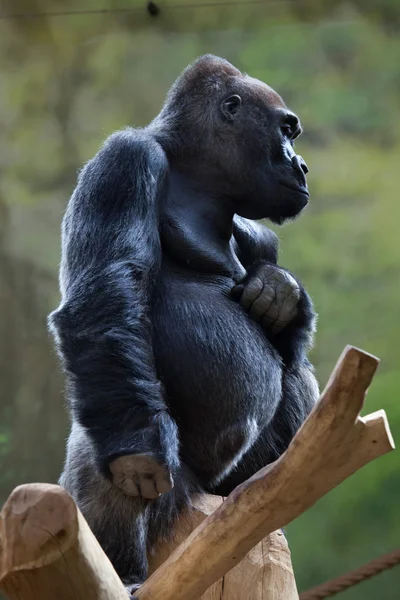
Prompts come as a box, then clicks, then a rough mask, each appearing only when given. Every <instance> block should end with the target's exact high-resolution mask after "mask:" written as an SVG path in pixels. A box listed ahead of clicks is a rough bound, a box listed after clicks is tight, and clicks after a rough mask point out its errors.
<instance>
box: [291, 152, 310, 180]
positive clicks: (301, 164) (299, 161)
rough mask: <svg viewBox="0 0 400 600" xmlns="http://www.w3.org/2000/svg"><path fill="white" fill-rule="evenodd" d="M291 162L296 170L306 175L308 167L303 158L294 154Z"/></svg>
mask: <svg viewBox="0 0 400 600" xmlns="http://www.w3.org/2000/svg"><path fill="white" fill-rule="evenodd" d="M292 163H293V166H294V168H295V169H296V170H297V171H300V172H301V173H304V175H307V173H308V167H307V165H306V162H305V160H304V159H303V158H302V157H301V156H299V155H298V154H295V155H294V156H293V158H292Z"/></svg>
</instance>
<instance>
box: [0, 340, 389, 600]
mask: <svg viewBox="0 0 400 600" xmlns="http://www.w3.org/2000/svg"><path fill="white" fill-rule="evenodd" d="M377 364H378V361H377V359H376V358H374V357H373V356H370V355H369V354H365V353H363V352H361V351H360V350H357V349H355V348H347V349H346V350H345V351H344V353H343V355H342V357H341V358H340V360H339V362H338V365H337V366H336V369H335V370H334V372H333V374H332V376H331V378H330V380H329V382H328V385H327V387H326V389H325V391H324V392H323V394H322V396H321V400H320V402H319V403H318V404H317V406H316V407H315V409H314V410H313V412H312V414H311V415H310V416H309V418H308V419H307V421H306V422H305V423H304V425H303V427H302V428H301V429H300V431H299V432H298V433H297V435H296V437H295V438H294V440H293V441H292V443H291V445H290V446H289V448H288V450H287V452H286V453H285V454H284V455H283V456H282V457H281V458H280V459H279V460H277V461H276V462H275V463H273V464H271V465H269V466H268V467H265V468H264V469H262V470H261V471H259V472H258V473H256V474H255V475H254V476H253V477H252V478H251V479H249V480H248V481H246V482H245V483H243V484H242V485H241V486H239V487H238V488H236V490H234V492H233V493H232V494H231V495H230V496H229V497H228V498H227V499H226V500H225V502H223V504H221V505H220V506H219V507H218V508H217V509H216V510H215V511H214V512H212V513H211V514H210V515H209V516H207V517H206V518H205V519H204V520H203V521H202V522H201V523H200V525H198V526H197V527H196V529H195V530H194V531H193V533H192V534H191V535H190V536H189V537H188V538H187V539H186V540H185V541H183V543H182V544H181V545H180V546H179V547H178V548H176V550H174V551H173V552H172V554H171V555H170V556H169V558H167V560H166V561H165V562H164V563H163V564H162V565H161V566H159V567H158V568H157V569H156V571H155V572H154V573H153V574H152V575H151V577H150V578H149V579H148V580H147V581H146V583H145V584H144V585H143V586H142V587H141V588H140V590H139V591H138V592H137V595H138V597H139V598H140V600H161V599H162V600H195V599H197V598H199V597H200V596H201V595H202V594H203V593H204V592H205V591H206V590H207V589H208V588H209V587H210V586H211V585H212V584H213V583H214V582H217V581H218V580H219V579H220V578H221V577H222V576H223V575H224V574H225V573H227V572H228V571H229V570H230V569H232V568H233V567H235V565H238V563H239V562H240V561H241V560H242V559H243V557H244V556H245V555H246V554H247V553H248V552H249V551H250V550H251V549H252V548H253V547H254V546H256V544H257V543H258V542H260V540H263V539H264V538H265V537H266V536H267V535H268V534H270V533H271V532H273V531H275V530H276V529H279V528H281V527H282V526H283V525H286V524H287V523H289V522H290V521H292V520H293V519H294V518H296V517H297V516H298V515H300V514H301V513H302V512H304V511H305V510H306V509H307V508H308V507H310V506H312V505H313V504H314V503H315V502H316V500H318V499H319V498H320V497H322V496H323V495H324V494H326V493H327V492H328V491H329V490H330V489H332V488H333V487H335V486H336V485H338V484H339V483H340V482H341V481H343V480H344V479H345V478H347V477H349V476H350V475H351V474H352V473H354V472H355V471H357V470H358V469H359V468H361V467H362V466H363V465H365V464H366V463H368V462H369V461H371V460H373V459H374V458H377V457H378V456H381V455H382V454H385V453H386V452H389V451H390V450H392V449H393V448H394V444H393V440H392V437H391V435H390V431H389V427H388V424H387V420H386V416H385V413H384V411H378V412H377V413H374V414H372V415H369V416H368V417H365V418H360V417H359V416H358V415H359V412H360V410H361V407H362V404H363V400H364V396H365V391H366V389H367V388H368V386H369V384H370V382H371V379H372V377H373V375H374V372H375V370H376V367H377ZM271 539H272V538H271ZM249 556H250V555H249ZM163 558H164V557H163ZM237 568H238V569H239V568H240V565H238V567H237ZM232 581H233V580H232ZM236 581H238V583H236V584H235V586H232V588H231V590H230V591H229V595H228V593H227V592H226V591H225V590H224V596H223V598H224V600H225V599H226V600H244V598H246V599H247V598H249V597H250V596H247V595H245V596H243V595H242V593H241V592H242V591H243V590H241V588H240V578H239V580H238V579H236ZM262 585H263V586H264V585H268V583H267V581H266V580H265V581H263V582H262ZM0 588H1V589H2V590H3V591H4V592H5V593H6V594H7V595H8V597H9V598H10V599H11V600H37V599H39V598H40V600H54V599H55V598H57V600H95V599H96V600H106V599H107V600H126V593H125V591H124V587H123V586H122V584H121V582H120V581H119V579H118V577H117V575H116V573H115V572H114V570H113V568H112V566H111V564H110V562H109V560H108V559H107V558H106V556H105V555H104V553H103V552H102V550H101V548H100V546H99V544H98V543H97V541H96V540H95V538H94V536H93V534H92V533H91V531H90V529H89V527H88V525H87V524H86V522H85V520H84V519H83V517H82V515H81V514H80V512H79V511H78V509H77V507H76V505H75V503H74V502H73V500H72V498H71V497H70V496H69V495H68V494H67V492H65V490H63V489H62V488H59V487H58V486H50V485H46V484H31V485H26V486H20V487H19V488H16V490H14V492H13V493H12V494H11V496H10V498H9V499H8V501H7V503H6V505H5V506H4V508H3V510H2V512H1V515H0ZM264 590H265V588H264V587H263V591H264ZM276 590H277V587H276V586H275V591H276ZM281 592H282V593H281V595H279V594H276V593H275V592H273V593H272V592H271V593H269V592H268V593H267V592H266V593H265V595H261V597H262V598H265V599H266V600H267V599H268V600H288V599H289V598H291V597H290V596H288V594H287V592H286V591H284V590H281ZM217 597H218V598H219V597H220V596H217ZM209 598H210V600H211V598H212V596H210V597H209ZM254 598H257V596H254ZM293 598H295V596H294V595H293Z"/></svg>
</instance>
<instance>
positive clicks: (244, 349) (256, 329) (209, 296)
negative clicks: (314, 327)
mask: <svg viewBox="0 0 400 600" xmlns="http://www.w3.org/2000/svg"><path fill="white" fill-rule="evenodd" d="M232 285H233V283H232V281H231V280H230V279H228V278H226V279H224V278H220V279H219V280H218V282H217V283H216V282H215V280H214V281H213V282H211V281H210V280H208V279H207V278H205V277H204V278H196V280H194V279H191V280H188V279H186V278H185V279H182V278H179V277H176V276H174V277H171V276H166V275H164V277H163V279H162V280H161V282H160V287H159V289H158V293H157V297H156V299H155V301H154V306H153V315H152V320H153V324H154V351H155V357H156V366H157V371H158V374H159V377H160V379H161V380H162V382H163V384H164V387H165V391H166V398H167V401H168V404H169V406H170V410H171V413H172V414H173V416H174V417H175V418H176V420H177V423H178V427H179V429H180V431H181V438H182V439H183V443H184V447H185V448H186V447H189V446H190V448H191V450H190V452H195V453H196V451H197V450H196V446H199V447H200V446H202V447H203V448H202V455H203V454H204V451H205V448H206V447H207V448H209V449H210V452H211V453H212V449H214V450H215V444H217V445H218V444H220V446H221V447H220V450H221V452H222V453H223V452H228V454H229V448H230V446H232V444H233V445H235V444H237V445H238V446H240V447H241V448H244V447H245V446H248V444H249V443H250V441H251V440H250V439H249V438H253V437H254V438H256V437H257V435H258V432H259V431H260V430H261V429H262V427H263V426H264V425H265V423H266V422H267V421H269V420H270V419H271V417H272V414H273V412H274V411H275V409H276V407H277V405H278V403H279V401H280V398H281V363H280V359H279V356H278V353H277V352H276V350H275V349H274V348H273V347H272V345H271V344H270V342H269V341H268V339H267V338H266V336H265V334H264V332H263V330H262V329H261V327H260V326H259V325H257V324H256V323H255V322H253V321H252V320H251V319H250V318H249V317H248V315H247V314H246V313H245V311H244V310H243V309H242V308H241V307H240V306H239V305H238V304H236V303H235V302H234V301H233V300H231V299H230V298H229V290H230V289H231V287H232ZM267 406H268V408H267ZM225 438H226V440H227V441H226V443H225V442H224V441H223V440H224V439H225ZM221 439H222V442H221ZM232 440H233V441H232ZM235 440H236V441H235ZM221 444H222V445H221ZM232 450H233V448H232ZM210 458H211V457H210ZM205 460H206V462H209V459H205ZM197 462H198V460H197Z"/></svg>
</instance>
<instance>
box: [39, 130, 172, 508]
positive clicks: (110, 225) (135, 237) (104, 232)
mask: <svg viewBox="0 0 400 600" xmlns="http://www.w3.org/2000/svg"><path fill="white" fill-rule="evenodd" d="M167 172H168V163H167V159H166V157H165V155H164V152H163V150H162V149H161V147H160V146H159V145H158V144H157V143H156V142H155V141H153V140H151V139H149V138H148V137H146V136H145V134H144V133H138V132H136V131H134V130H131V129H127V130H125V131H122V132H118V133H116V134H114V135H113V136H111V137H110V138H109V139H108V140H107V141H106V143H105V144H104V146H103V147H102V149H101V150H100V151H99V153H98V154H97V155H96V156H95V157H94V158H93V159H92V160H91V161H90V162H89V163H88V164H87V165H86V166H85V168H84V169H83V171H82V172H81V174H80V176H79V180H78V185H77V188H76V190H75V192H74V194H73V196H72V198H71V200H70V203H69V206H68V209H67V213H66V215H65V218H64V223H63V242H62V252H63V257H62V267H61V291H62V296H63V297H62V302H61V305H60V307H59V308H58V309H57V310H56V311H54V312H53V313H52V315H50V319H49V322H50V327H51V329H52V331H53V333H54V335H55V338H56V341H57V344H58V349H59V352H60V354H61V357H62V359H63V365H64V368H65V370H66V373H67V378H68V388H69V389H68V392H69V396H70V401H71V408H72V411H73V415H74V417H75V418H76V419H77V420H78V421H79V423H81V425H83V426H84V427H85V428H86V429H87V431H88V433H89V435H90V437H91V438H92V440H93V442H94V445H95V448H96V451H97V458H98V465H99V468H100V469H101V471H102V472H103V473H106V474H109V473H110V471H109V464H110V462H111V461H113V460H114V459H116V458H118V457H121V456H125V455H129V454H135V455H136V454H141V455H147V457H151V458H152V459H154V460H155V461H156V462H157V463H158V464H159V465H163V466H164V467H166V469H167V470H173V469H174V467H175V466H176V465H177V460H178V459H177V456H178V442H177V433H176V425H175V423H174V421H173V420H172V419H171V418H170V416H169V414H168V412H167V409H166V405H165V402H164V399H163V390H162V386H161V383H160V381H159V380H158V379H157V375H156V371H155V365H154V358H153V350H152V328H151V321H150V316H149V303H150V298H151V294H152V291H153V283H154V279H155V277H156V275H157V272H158V269H159V267H160V260H161V249H160V240H159V234H158V201H159V197H160V195H162V194H163V193H164V190H165V185H166V176H167ZM141 460H142V459H141ZM146 460H147V459H146ZM145 462H146V461H145ZM140 464H141V463H140ZM145 466H146V468H147V466H148V465H145ZM139 471H140V465H139ZM164 475H165V473H164ZM117 476H119V477H120V478H121V477H123V474H122V475H121V473H117ZM167 476H168V473H167ZM116 485H117V483H116ZM167 487H168V486H167ZM159 491H166V490H159ZM153 492H154V490H153ZM127 493H129V491H128V492H127ZM139 493H142V491H141V490H139ZM151 493H152V492H151ZM133 495H137V490H136V493H134V492H133ZM142 495H146V494H143V493H142ZM147 497H151V496H147Z"/></svg>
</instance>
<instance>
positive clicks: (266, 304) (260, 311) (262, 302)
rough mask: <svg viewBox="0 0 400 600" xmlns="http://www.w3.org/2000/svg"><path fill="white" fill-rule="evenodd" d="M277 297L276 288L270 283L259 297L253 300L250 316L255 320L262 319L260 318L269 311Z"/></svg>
mask: <svg viewBox="0 0 400 600" xmlns="http://www.w3.org/2000/svg"><path fill="white" fill-rule="evenodd" d="M274 299H275V290H274V288H273V287H270V286H269V285H265V286H264V288H263V291H262V293H261V294H260V295H259V297H258V298H257V299H256V300H255V301H254V302H253V304H252V306H251V309H250V317H251V318H252V319H254V320H255V321H260V319H261V318H262V317H263V316H264V315H265V313H267V312H268V311H269V310H270V308H271V306H273V303H274Z"/></svg>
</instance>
